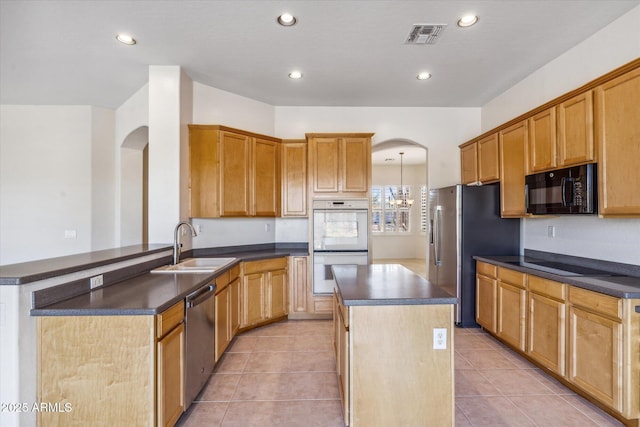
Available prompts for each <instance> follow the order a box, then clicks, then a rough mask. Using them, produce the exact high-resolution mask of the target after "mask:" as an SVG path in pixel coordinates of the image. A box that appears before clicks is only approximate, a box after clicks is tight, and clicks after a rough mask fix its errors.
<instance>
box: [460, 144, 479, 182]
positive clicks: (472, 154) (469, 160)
mask: <svg viewBox="0 0 640 427" xmlns="http://www.w3.org/2000/svg"><path fill="white" fill-rule="evenodd" d="M460 173H461V175H462V177H461V183H462V184H471V183H474V182H478V143H477V142H471V143H467V144H465V145H463V146H462V147H460Z"/></svg>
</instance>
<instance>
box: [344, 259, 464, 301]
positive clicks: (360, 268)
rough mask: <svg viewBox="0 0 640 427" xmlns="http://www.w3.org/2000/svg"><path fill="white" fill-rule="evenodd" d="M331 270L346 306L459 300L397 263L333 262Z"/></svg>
mask: <svg viewBox="0 0 640 427" xmlns="http://www.w3.org/2000/svg"><path fill="white" fill-rule="evenodd" d="M332 270H333V274H334V276H335V280H336V286H337V289H338V293H339V296H340V298H341V299H342V303H343V304H344V305H346V306H352V305H427V304H456V303H457V302H458V300H457V298H456V297H455V296H453V295H451V294H449V293H448V292H446V291H445V290H443V289H442V288H440V287H438V286H435V285H432V284H431V283H430V282H429V281H428V280H425V279H424V278H422V277H420V276H418V275H417V274H415V273H413V272H412V271H410V270H408V269H407V268H405V267H403V266H402V265H400V264H370V265H334V266H333V267H332Z"/></svg>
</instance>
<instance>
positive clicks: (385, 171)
mask: <svg viewBox="0 0 640 427" xmlns="http://www.w3.org/2000/svg"><path fill="white" fill-rule="evenodd" d="M425 159H426V151H425ZM426 176H427V171H426V167H425V165H405V166H404V167H403V179H402V183H403V185H411V191H412V194H411V198H412V199H413V200H414V202H413V206H412V207H411V232H410V233H402V234H398V233H372V248H371V251H372V259H374V260H379V259H390V258H420V259H426V257H427V237H426V234H425V233H421V232H420V187H421V186H422V185H426V181H427V178H426ZM372 181H373V185H394V184H395V185H400V164H399V162H398V164H397V165H393V166H387V165H373V173H372Z"/></svg>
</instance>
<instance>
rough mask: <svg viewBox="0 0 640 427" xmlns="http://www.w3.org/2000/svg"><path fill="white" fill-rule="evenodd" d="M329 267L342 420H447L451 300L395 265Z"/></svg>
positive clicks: (452, 409)
mask: <svg viewBox="0 0 640 427" xmlns="http://www.w3.org/2000/svg"><path fill="white" fill-rule="evenodd" d="M332 269H333V273H334V276H335V280H336V288H335V293H334V331H335V337H334V338H335V351H336V365H337V373H338V380H339V386H340V392H341V397H342V404H343V411H344V417H345V424H347V425H350V426H356V427H357V426H370V425H403V426H424V425H429V424H433V425H439V426H452V425H454V424H455V423H454V412H455V405H454V365H453V354H454V353H453V328H454V326H453V309H454V305H455V304H456V302H457V299H456V298H455V297H454V296H452V295H450V294H448V293H447V292H446V291H444V290H443V289H441V288H439V287H437V286H434V285H432V284H431V283H429V282H428V281H427V280H425V279H423V278H422V277H420V276H418V275H416V274H414V273H412V272H411V271H409V270H407V269H406V268H404V267H403V266H401V265H398V264H374V265H340V266H333V268H332Z"/></svg>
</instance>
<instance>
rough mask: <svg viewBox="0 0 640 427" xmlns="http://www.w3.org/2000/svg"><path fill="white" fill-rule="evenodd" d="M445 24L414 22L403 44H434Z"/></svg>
mask: <svg viewBox="0 0 640 427" xmlns="http://www.w3.org/2000/svg"><path fill="white" fill-rule="evenodd" d="M446 26H447V24H415V25H414V26H413V27H411V31H409V35H408V36H407V39H406V40H405V42H404V44H435V43H436V41H437V40H438V38H439V37H440V35H441V34H442V32H443V31H444V29H445V28H446Z"/></svg>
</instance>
